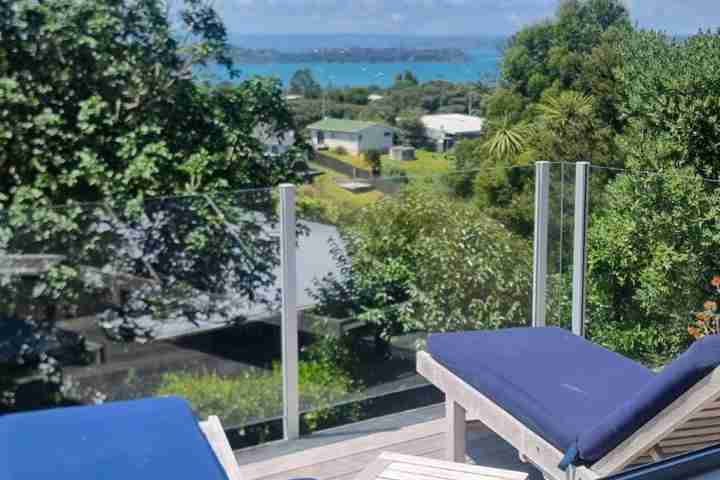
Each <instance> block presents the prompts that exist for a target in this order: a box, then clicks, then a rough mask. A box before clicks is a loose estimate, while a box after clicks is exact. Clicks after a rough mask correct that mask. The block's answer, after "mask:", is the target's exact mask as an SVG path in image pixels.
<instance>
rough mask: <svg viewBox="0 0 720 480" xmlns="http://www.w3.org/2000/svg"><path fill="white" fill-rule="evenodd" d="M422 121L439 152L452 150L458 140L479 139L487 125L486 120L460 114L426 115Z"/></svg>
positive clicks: (426, 132)
mask: <svg viewBox="0 0 720 480" xmlns="http://www.w3.org/2000/svg"><path fill="white" fill-rule="evenodd" d="M420 121H421V122H422V124H423V125H424V126H425V136H426V137H427V138H428V140H429V141H430V142H431V143H432V144H434V145H435V148H436V150H437V151H438V152H445V151H447V150H450V149H451V148H452V147H453V146H454V145H455V143H456V142H457V141H458V140H462V139H464V138H477V137H479V136H480V134H481V133H482V130H483V126H484V125H485V119H484V118H480V117H474V116H471V115H462V114H458V113H451V114H440V115H425V116H423V117H422V118H421V119H420Z"/></svg>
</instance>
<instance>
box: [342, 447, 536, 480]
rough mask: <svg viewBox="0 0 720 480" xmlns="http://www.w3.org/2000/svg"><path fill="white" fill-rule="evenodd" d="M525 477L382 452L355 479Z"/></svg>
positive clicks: (522, 479)
mask: <svg viewBox="0 0 720 480" xmlns="http://www.w3.org/2000/svg"><path fill="white" fill-rule="evenodd" d="M527 478H528V474H527V473H523V472H514V471H511V470H502V469H499V468H488V467H479V466H476V465H468V464H466V463H455V462H443V461H441V460H433V459H431V458H425V457H414V456H410V455H401V454H399V453H390V452H384V453H382V454H380V456H379V457H378V458H377V460H375V461H374V462H373V463H371V464H370V465H368V466H367V468H365V470H363V471H362V472H360V474H359V475H358V476H357V477H356V478H355V480H415V479H422V480H448V479H452V480H527Z"/></svg>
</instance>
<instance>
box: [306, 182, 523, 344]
mask: <svg viewBox="0 0 720 480" xmlns="http://www.w3.org/2000/svg"><path fill="white" fill-rule="evenodd" d="M342 233H343V245H344V248H340V247H339V245H335V248H334V250H333V256H334V257H335V259H336V261H338V263H339V267H340V271H341V274H340V275H334V274H331V275H329V276H328V277H326V278H324V279H323V281H322V282H319V283H318V284H317V285H316V288H315V291H314V292H312V293H313V295H314V296H315V297H316V298H317V300H318V301H319V303H320V313H321V314H325V315H330V316H333V317H336V318H353V317H357V318H359V319H362V320H365V321H368V322H370V323H374V324H376V325H377V333H376V336H377V338H378V339H383V338H384V339H387V338H388V337H389V336H391V335H393V334H394V333H396V332H398V331H400V330H401V329H402V328H405V329H413V328H433V329H451V328H455V327H457V326H458V325H461V324H462V322H466V323H464V324H463V325H468V324H469V323H472V324H474V325H476V326H481V325H486V326H491V325H497V324H498V322H503V323H504V322H507V324H511V323H512V322H515V321H519V320H518V319H519V318H520V316H521V315H522V314H523V313H522V312H523V308H525V307H526V304H527V302H525V303H523V302H522V301H521V300H520V298H521V297H522V296H523V295H525V296H526V295H527V291H524V288H525V287H526V286H527V282H529V281H530V280H529V279H530V275H529V273H528V272H527V271H526V270H525V269H524V268H522V267H520V268H519V267H518V265H529V263H526V260H527V262H529V258H530V257H531V255H529V253H528V252H529V250H527V249H528V246H527V244H525V243H524V242H522V241H520V240H517V239H515V238H514V237H513V236H512V235H511V234H510V233H509V232H508V231H507V230H505V229H504V228H503V227H502V226H500V225H499V224H497V223H496V222H493V221H491V220H488V219H487V218H484V217H483V216H482V214H481V212H479V211H478V210H477V209H475V208H473V207H472V206H471V205H465V204H462V203H460V202H457V201H454V200H452V199H450V198H447V197H445V196H443V195H442V194H439V193H435V192H432V191H430V190H428V189H425V188H421V187H413V186H412V185H411V187H410V188H409V189H408V190H406V191H404V192H403V193H401V194H400V195H399V196H398V197H393V198H388V197H386V198H385V199H383V200H382V201H380V202H377V203H375V204H373V205H370V206H368V207H367V208H365V209H364V210H363V211H362V212H361V213H360V215H359V217H358V218H357V221H356V222H354V223H353V224H352V225H351V226H349V227H347V228H346V229H345V230H344V231H343V232H342ZM526 253H528V255H525V254H526ZM463 262H465V263H464V264H463ZM458 270H460V271H462V272H464V273H465V274H466V275H458V274H457V271H458ZM523 276H524V279H522V277H523ZM458 282H459V283H462V285H459V283H458ZM443 284H445V286H443ZM445 288H447V289H454V288H457V291H456V292H453V293H452V294H449V293H448V292H449V290H448V291H446V290H445ZM443 316H445V320H443V319H442V317H443ZM463 316H466V317H465V319H464V320H461V317H463ZM443 322H445V323H443Z"/></svg>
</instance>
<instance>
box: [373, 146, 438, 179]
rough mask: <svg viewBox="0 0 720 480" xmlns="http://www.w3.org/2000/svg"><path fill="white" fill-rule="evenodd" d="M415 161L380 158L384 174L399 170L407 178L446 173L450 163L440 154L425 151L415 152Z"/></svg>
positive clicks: (384, 156) (388, 157) (387, 156)
mask: <svg viewBox="0 0 720 480" xmlns="http://www.w3.org/2000/svg"><path fill="white" fill-rule="evenodd" d="M415 157H416V160H409V161H404V160H392V159H391V158H390V156H389V155H383V156H382V168H383V171H384V172H388V171H392V170H401V171H403V172H405V173H406V174H407V175H408V176H409V177H423V176H431V175H438V174H441V173H446V172H448V171H449V170H450V162H449V161H448V159H447V158H446V157H445V155H443V154H442V153H437V152H430V151H427V150H416V151H415Z"/></svg>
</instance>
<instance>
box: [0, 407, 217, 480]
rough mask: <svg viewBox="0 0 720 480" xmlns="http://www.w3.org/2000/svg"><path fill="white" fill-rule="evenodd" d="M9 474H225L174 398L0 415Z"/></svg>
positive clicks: (210, 477)
mask: <svg viewBox="0 0 720 480" xmlns="http://www.w3.org/2000/svg"><path fill="white" fill-rule="evenodd" d="M0 478H2V479H4V480H47V479H53V480H98V479H102V480H129V479H131V480H146V479H147V480H158V479H178V480H180V479H193V480H197V479H202V480H228V477H227V474H226V473H225V470H224V469H223V468H222V465H221V464H220V462H219V460H218V459H217V457H216V456H215V453H214V452H213V450H212V447H211V446H210V444H209V443H208V441H207V440H206V438H205V436H204V434H203V433H202V431H201V430H200V426H199V425H198V421H197V419H196V418H195V416H194V414H193V413H192V411H191V410H190V407H189V405H188V404H187V402H185V401H184V400H182V399H179V398H175V397H163V398H153V399H147V400H137V401H130V402H113V403H107V404H105V405H98V406H87V407H69V408H58V409H53V410H43V411H37V412H29V413H19V414H12V415H6V416H3V417H0Z"/></svg>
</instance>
